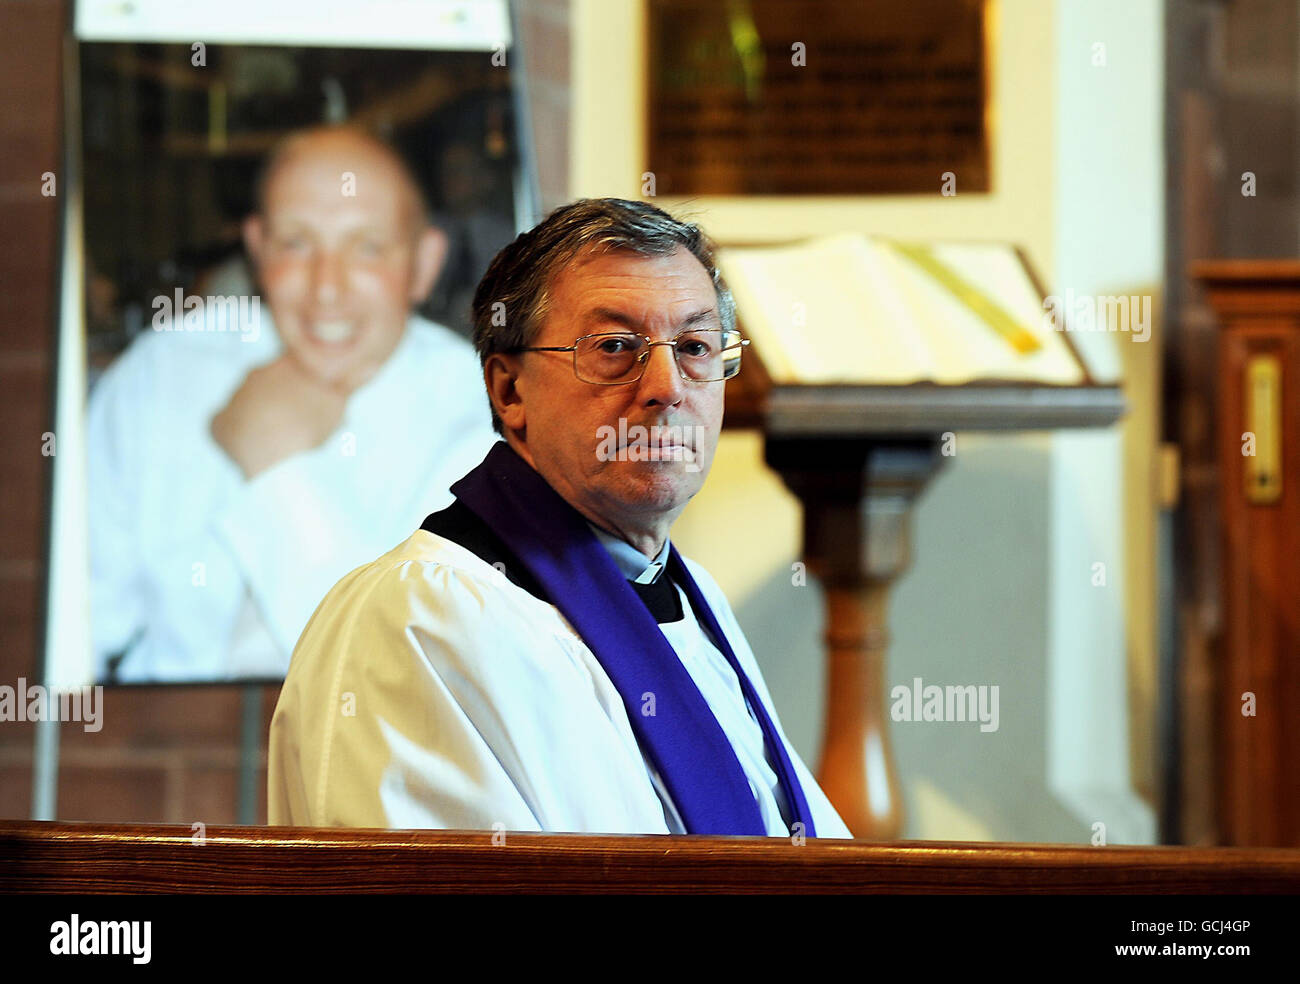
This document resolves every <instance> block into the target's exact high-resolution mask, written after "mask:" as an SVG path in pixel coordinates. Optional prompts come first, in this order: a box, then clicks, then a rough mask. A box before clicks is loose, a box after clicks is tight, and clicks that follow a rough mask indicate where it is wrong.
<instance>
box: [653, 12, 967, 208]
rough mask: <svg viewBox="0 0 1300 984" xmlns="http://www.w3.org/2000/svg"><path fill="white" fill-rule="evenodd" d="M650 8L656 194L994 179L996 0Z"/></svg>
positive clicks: (860, 191) (844, 189)
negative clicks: (992, 36)
mask: <svg viewBox="0 0 1300 984" xmlns="http://www.w3.org/2000/svg"><path fill="white" fill-rule="evenodd" d="M647 5H648V6H647V11H648V16H649V24H648V35H647V36H648V38H649V45H650V50H649V79H648V97H649V105H648V107H647V126H648V133H647V153H648V158H649V159H648V161H647V162H646V170H647V171H649V172H651V173H652V174H653V180H654V184H655V187H654V188H653V190H652V193H653V194H657V195H678V196H680V195H815V194H826V195H867V194H890V193H893V194H897V193H908V192H923V193H924V192H930V193H935V194H938V193H940V192H941V191H944V190H945V189H946V188H952V189H953V190H954V191H962V192H966V191H988V190H989V151H988V146H989V139H988V127H987V124H986V101H987V93H988V87H989V82H988V53H987V52H988V46H987V30H988V23H987V17H986V12H985V9H984V0H716V2H707V3H701V2H699V0H647ZM948 173H950V174H951V177H948V178H945V175H947V174H948Z"/></svg>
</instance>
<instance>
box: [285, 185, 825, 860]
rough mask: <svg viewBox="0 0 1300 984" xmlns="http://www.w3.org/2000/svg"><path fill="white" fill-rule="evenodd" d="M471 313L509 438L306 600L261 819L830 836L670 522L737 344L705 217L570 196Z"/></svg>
mask: <svg viewBox="0 0 1300 984" xmlns="http://www.w3.org/2000/svg"><path fill="white" fill-rule="evenodd" d="M474 329H475V330H474V342H475V347H476V348H477V350H478V354H479V358H480V360H481V361H482V364H483V373H482V379H483V381H484V382H485V384H486V389H487V391H488V394H489V396H490V398H491V402H492V408H493V414H494V424H495V426H496V428H497V430H498V432H499V433H500V434H501V435H502V436H503V438H504V440H503V441H501V442H498V443H497V444H495V445H494V446H493V447H492V449H491V450H490V451H489V452H488V453H487V456H486V457H485V458H484V459H483V460H482V462H481V463H480V464H478V465H477V467H475V468H473V469H472V470H470V471H469V472H468V474H466V475H465V476H464V477H463V478H461V479H460V481H458V482H456V483H455V484H454V485H453V486H452V492H453V493H454V495H455V501H454V502H453V503H452V504H451V505H450V506H448V507H447V508H445V509H443V510H441V511H438V512H435V513H433V514H431V515H430V516H428V517H427V518H426V519H425V520H424V523H423V524H422V525H421V526H420V528H419V529H418V530H416V531H415V532H414V533H413V534H412V535H410V536H409V538H408V539H407V540H406V541H405V542H404V543H402V544H401V545H400V546H398V547H396V548H395V549H393V550H391V551H390V552H388V553H387V554H385V555H383V556H382V557H380V558H379V559H378V560H375V561H373V562H372V563H369V564H367V565H365V566H364V567H361V568H360V569H358V570H356V571H354V572H352V573H351V574H349V575H348V576H347V577H346V578H344V579H343V580H342V581H340V582H339V584H338V585H336V586H335V587H334V589H333V590H332V591H331V592H330V593H329V595H328V596H327V597H326V598H325V600H324V601H323V602H322V603H321V605H320V607H319V608H318V609H317V611H316V613H315V614H314V615H313V616H312V619H311V622H310V623H309V624H308V626H307V629H306V631H305V632H304V633H303V636H302V639H301V640H300V641H299V643H298V647H297V649H296V650H295V651H294V657H293V663H292V665H291V667H290V670H289V675H288V678H287V679H286V681H285V685H284V687H283V689H282V690H281V693H280V699H279V703H278V704H277V706H276V711H275V716H274V718H273V720H272V724H271V738H270V753H269V756H270V757H269V766H268V804H269V807H268V809H269V817H270V822H271V823H272V824H294V825H311V826H356V827H392V828H404V827H444V828H460V829H498V830H500V829H504V830H533V831H537V830H542V831H550V832H565V831H567V832H575V833H607V834H615V833H622V834H636V833H660V834H735V835H768V836H774V837H795V838H799V837H848V836H849V832H848V830H847V828H846V827H845V825H844V823H843V821H842V820H841V818H840V817H839V815H838V814H837V813H836V812H835V809H834V807H832V806H831V804H830V802H829V801H828V800H827V798H826V796H825V794H824V793H823V792H822V790H821V789H820V788H819V787H818V785H817V782H816V780H815V779H814V778H813V776H812V774H811V773H810V772H809V770H808V768H807V767H806V766H805V764H804V763H803V761H802V760H801V759H800V757H799V754H798V752H796V751H795V749H794V748H793V746H791V745H790V742H789V740H788V739H787V738H786V736H785V733H784V731H783V729H782V728H781V723H780V720H779V719H778V717H777V714H776V709H775V708H774V706H773V704H772V698H771V695H770V694H769V693H768V690H767V687H766V685H765V683H764V681H763V677H762V674H761V672H760V671H759V668H758V664H757V662H756V661H755V659H754V654H753V652H752V651H751V650H750V647H749V644H748V642H747V641H746V639H745V636H744V633H743V632H742V631H741V629H740V626H739V624H738V623H737V621H736V617H735V614H734V613H733V612H732V610H731V606H730V605H729V604H728V603H727V599H726V598H725V597H724V596H723V594H722V592H721V590H720V589H719V588H718V586H717V584H716V583H715V582H714V581H713V579H712V578H711V577H710V576H709V575H708V573H707V572H706V571H705V570H704V569H703V568H701V567H700V566H699V565H697V564H695V563H694V562H692V561H689V560H686V559H685V558H683V557H682V556H681V555H680V554H679V553H678V552H677V550H676V549H675V548H674V547H673V545H672V543H671V540H670V538H669V533H670V528H671V526H672V524H673V522H674V521H675V520H676V519H677V517H678V516H679V515H680V514H681V512H682V510H683V509H685V508H686V506H687V504H688V503H689V502H690V500H691V499H692V498H693V497H694V496H695V494H696V493H697V492H698V491H699V490H700V488H701V486H702V485H703V483H704V481H705V479H706V477H707V475H708V471H709V467H710V465H711V464H712V461H713V456H714V452H715V450H716V447H717V442H718V436H719V432H720V430H721V427H722V416H723V397H724V392H725V386H726V381H727V380H728V379H730V378H732V377H734V376H735V375H736V373H737V372H739V371H740V364H741V354H742V352H743V349H744V346H745V344H746V343H745V341H744V340H743V339H742V337H741V335H740V332H739V331H737V329H736V324H735V305H734V302H733V301H732V298H731V294H730V291H729V290H728V289H727V287H726V285H725V283H724V282H723V281H722V278H721V276H720V275H719V273H718V271H717V268H716V267H715V265H714V262H713V252H712V247H711V245H710V243H709V241H708V240H707V239H706V238H705V237H704V235H703V233H702V232H701V231H700V229H699V228H698V227H696V226H694V225H692V224H689V223H685V222H681V221H678V220H677V219H674V218H673V217H671V216H669V215H668V214H666V213H665V212H662V211H661V210H659V209H658V208H655V207H654V206H653V205H648V204H645V203H640V202H631V201H624V200H621V199H595V200H583V201H579V202H575V203H573V204H571V205H567V206H564V207H563V208H560V209H557V210H556V211H554V212H552V213H551V214H550V215H549V216H548V217H547V218H546V220H545V221H544V222H542V223H541V224H540V225H539V226H538V227H537V228H535V229H533V230H532V231H530V232H527V233H524V234H523V235H521V236H519V237H518V238H517V239H516V240H515V241H514V242H513V243H512V244H510V245H509V246H507V247H506V248H505V249H503V250H502V251H501V252H500V253H499V254H498V255H497V257H496V258H495V259H494V260H493V262H492V264H491V266H490V267H489V268H488V271H487V273H486V274H485V275H484V277H483V280H482V281H481V282H480V284H479V287H478V291H477V293H476V294H475V298H474ZM349 695H350V698H349ZM349 700H350V703H349ZM349 706H350V707H351V713H349V712H348V711H346V710H340V709H341V708H346V707H349Z"/></svg>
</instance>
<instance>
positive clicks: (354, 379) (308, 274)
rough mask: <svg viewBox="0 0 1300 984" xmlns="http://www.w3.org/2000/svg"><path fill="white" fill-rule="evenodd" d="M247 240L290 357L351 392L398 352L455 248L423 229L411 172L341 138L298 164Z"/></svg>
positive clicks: (280, 179) (299, 152) (291, 159)
mask: <svg viewBox="0 0 1300 984" xmlns="http://www.w3.org/2000/svg"><path fill="white" fill-rule="evenodd" d="M245 235H246V238H247V241H248V245H249V250H250V252H251V253H252V255H253V257H254V261H255V263H256V265H257V270H258V275H259V280H260V282H261V286H262V290H263V292H264V293H265V296H266V300H267V303H268V304H269V306H270V308H271V316H272V317H273V318H274V319H275V326H276V329H277V331H278V332H279V335H280V339H281V341H282V342H283V343H284V347H285V352H286V354H288V355H289V356H290V357H291V358H293V359H294V360H296V361H297V362H298V364H299V365H300V366H301V367H302V368H303V369H305V370H306V371H307V372H309V373H311V374H312V375H313V376H315V377H316V378H318V379H319V380H321V381H322V382H325V383H329V384H331V385H334V386H338V387H340V388H343V389H345V390H347V391H351V390H353V389H356V388H357V387H358V386H360V385H361V384H362V383H364V382H365V381H366V380H367V379H369V378H370V377H371V376H372V375H373V374H374V373H375V372H376V371H377V370H378V369H379V367H380V366H382V365H383V364H384V362H385V361H386V360H387V359H388V357H389V356H390V355H391V354H392V353H393V350H394V349H395V348H396V347H397V344H398V342H399V341H400V340H401V337H402V333H403V331H404V329H405V327H406V322H407V317H408V315H409V312H410V309H411V306H412V305H413V304H415V303H418V302H419V301H421V300H423V298H424V297H425V296H427V294H428V292H429V289H430V288H431V286H432V284H433V280H434V278H436V276H437V271H438V267H439V266H440V265H441V258H442V257H441V247H442V246H443V243H444V241H443V239H442V237H441V235H440V234H438V233H436V232H434V231H433V230H430V229H427V228H422V223H421V222H420V221H419V211H418V206H417V198H416V195H415V193H414V191H413V190H412V189H411V188H410V186H409V184H408V183H407V179H406V178H405V176H404V175H403V173H402V171H401V169H400V168H399V167H398V166H397V165H396V164H395V163H394V162H393V161H392V160H391V159H389V158H388V156H387V155H386V154H385V153H383V152H382V151H381V150H379V149H378V148H376V147H374V146H372V145H370V144H368V143H366V142H363V141H360V140H357V139H355V138H348V137H346V136H339V135H329V136H326V137H323V138H317V139H313V140H308V141H305V142H304V143H303V145H302V146H300V147H297V148H295V149H294V150H293V151H291V152H290V154H289V156H288V157H287V159H286V160H284V161H283V162H282V163H281V164H280V165H279V166H278V167H277V168H276V169H275V171H274V172H273V174H272V175H271V176H270V180H269V182H268V184H267V187H266V190H265V201H264V203H263V214H262V215H261V216H258V217H254V218H252V219H250V220H249V221H248V223H247V225H246V227H245Z"/></svg>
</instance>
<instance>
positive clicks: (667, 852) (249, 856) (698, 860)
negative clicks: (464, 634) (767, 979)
mask: <svg viewBox="0 0 1300 984" xmlns="http://www.w3.org/2000/svg"><path fill="white" fill-rule="evenodd" d="M200 833H201V835H202V836H201V837H200ZM0 892H8V893H13V892H58V893H69V894H80V893H98V892H126V893H149V892H171V893H175V892H181V893H185V892H196V893H224V892H259V893H260V892H285V893H349V894H354V893H384V892H467V893H468V892H495V893H536V892H563V893H600V892H616V893H646V892H672V893H694V892H727V893H763V892H782V893H785V892H792V893H808V892H886V893H931V892H946V893H961V894H965V893H972V894H974V893H990V892H994V893H1031V894H1043V893H1093V892H1105V893H1249V894H1259V893H1279V892H1285V893H1295V892H1300V850H1294V849H1282V848H1276V849H1275V848H1182V847H1081V846H1072V845H1059V844H1058V845H1052V844H999V843H978V842H971V843H959V842H947V841H911V842H907V841H903V842H892V843H887V844H880V843H868V842H865V841H835V840H829V839H828V840H810V841H807V842H806V843H804V844H802V845H794V844H792V843H790V842H789V841H786V840H778V839H775V838H761V837H669V836H646V837H613V836H608V837H607V836H600V837H597V836H591V835H580V834H579V835H575V834H525V833H519V834H516V833H508V834H504V835H501V834H498V835H495V838H494V835H493V833H492V832H491V831H443V830H324V829H312V828H305V827H209V828H207V829H206V830H204V831H201V832H199V833H196V832H194V831H192V830H191V829H190V828H189V827H182V826H152V825H134V824H89V823H40V822H35V821H0Z"/></svg>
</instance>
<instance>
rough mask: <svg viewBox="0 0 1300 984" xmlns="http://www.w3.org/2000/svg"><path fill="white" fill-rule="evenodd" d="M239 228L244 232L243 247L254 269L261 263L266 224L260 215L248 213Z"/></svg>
mask: <svg viewBox="0 0 1300 984" xmlns="http://www.w3.org/2000/svg"><path fill="white" fill-rule="evenodd" d="M240 230H241V231H242V232H243V234H244V249H246V250H248V257H249V259H251V260H252V261H253V267H254V269H256V268H258V267H260V266H261V265H262V244H263V243H265V242H266V225H265V224H264V223H263V222H262V217H261V216H260V215H256V214H254V215H250V216H248V217H247V218H246V219H244V221H243V224H242V225H241V226H240Z"/></svg>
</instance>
